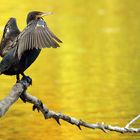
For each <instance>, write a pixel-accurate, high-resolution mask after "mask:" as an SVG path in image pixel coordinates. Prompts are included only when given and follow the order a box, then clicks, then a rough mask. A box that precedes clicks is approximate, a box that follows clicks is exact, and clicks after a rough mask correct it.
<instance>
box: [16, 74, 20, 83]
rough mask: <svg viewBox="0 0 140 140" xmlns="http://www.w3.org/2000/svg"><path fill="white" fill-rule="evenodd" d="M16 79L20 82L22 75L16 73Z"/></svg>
mask: <svg viewBox="0 0 140 140" xmlns="http://www.w3.org/2000/svg"><path fill="white" fill-rule="evenodd" d="M16 79H17V81H16V83H18V82H19V81H20V76H19V74H17V75H16Z"/></svg>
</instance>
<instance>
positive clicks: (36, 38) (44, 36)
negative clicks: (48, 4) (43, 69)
mask: <svg viewBox="0 0 140 140" xmlns="http://www.w3.org/2000/svg"><path fill="white" fill-rule="evenodd" d="M49 14H50V13H49V12H48V13H44V12H39V11H32V12H30V13H28V15H27V26H26V28H25V29H24V30H23V31H22V32H20V31H19V29H18V27H17V25H16V20H15V19H14V18H11V21H10V20H9V21H10V23H12V24H11V25H12V26H9V27H11V28H7V26H8V25H9V24H6V26H5V30H4V34H3V37H2V41H1V45H0V54H1V56H3V59H2V61H1V63H0V74H5V75H16V78H17V81H19V80H20V77H19V75H20V74H21V75H22V76H23V77H24V76H25V75H24V71H25V70H26V69H27V68H28V67H29V66H30V65H31V64H32V63H33V62H34V61H35V60H36V58H37V57H38V55H39V53H40V51H41V49H42V48H46V47H47V48H50V47H53V48H57V47H60V46H59V44H58V43H57V42H59V43H62V41H61V40H60V39H59V38H58V37H56V35H55V34H54V33H53V32H52V31H51V30H50V29H49V28H48V26H47V25H46V22H45V21H44V20H43V18H42V17H43V16H46V15H49ZM8 23H9V22H8ZM7 38H8V39H7ZM9 38H10V39H9ZM5 50H6V51H5Z"/></svg>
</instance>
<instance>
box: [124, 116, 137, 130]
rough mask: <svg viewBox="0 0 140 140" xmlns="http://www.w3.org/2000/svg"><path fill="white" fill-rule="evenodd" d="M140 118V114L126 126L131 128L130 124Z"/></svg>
mask: <svg viewBox="0 0 140 140" xmlns="http://www.w3.org/2000/svg"><path fill="white" fill-rule="evenodd" d="M139 118H140V115H138V116H136V117H135V118H134V119H133V120H131V121H130V122H129V123H128V124H127V125H126V126H125V128H127V129H128V128H129V127H130V125H132V124H133V123H134V122H135V121H136V120H138V119H139Z"/></svg>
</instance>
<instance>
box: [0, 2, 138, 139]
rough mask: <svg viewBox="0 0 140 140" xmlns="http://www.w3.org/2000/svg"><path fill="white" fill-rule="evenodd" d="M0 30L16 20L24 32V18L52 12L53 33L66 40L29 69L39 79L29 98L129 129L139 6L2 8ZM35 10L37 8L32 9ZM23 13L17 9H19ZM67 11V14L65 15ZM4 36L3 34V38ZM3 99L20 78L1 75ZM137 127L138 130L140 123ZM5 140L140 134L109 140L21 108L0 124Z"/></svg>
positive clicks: (134, 92) (90, 4)
mask: <svg viewBox="0 0 140 140" xmlns="http://www.w3.org/2000/svg"><path fill="white" fill-rule="evenodd" d="M1 3H2V5H1V6H0V7H1V10H2V11H3V18H2V19H1V24H0V26H1V27H2V26H3V25H4V24H5V22H6V21H7V19H8V17H10V16H15V17H16V18H17V20H18V24H19V26H20V28H23V27H24V26H25V24H24V23H25V22H24V19H25V17H26V13H27V12H28V11H30V10H33V9H37V10H40V9H41V10H42V11H46V9H47V11H54V12H55V13H57V14H55V15H53V16H51V17H48V18H47V19H46V20H47V23H48V25H49V27H51V29H52V30H53V31H54V32H55V33H56V34H57V35H58V36H59V37H60V38H61V39H62V40H63V42H64V43H63V45H62V47H61V48H59V49H46V50H43V51H42V53H41V55H40V56H39V58H38V59H37V61H36V62H35V63H34V64H33V65H32V67H31V68H30V69H29V70H27V72H26V73H27V74H28V75H30V76H31V77H32V78H33V86H32V87H30V89H29V92H30V93H32V94H33V95H35V96H37V97H39V98H40V99H42V100H43V102H44V103H46V104H47V105H48V107H49V108H52V109H53V110H56V111H61V112H63V113H66V114H68V115H71V116H75V117H77V118H83V119H84V120H87V121H88V122H101V121H104V122H106V123H108V124H112V125H121V126H124V125H125V124H126V123H127V122H128V121H129V120H130V119H132V118H133V117H134V116H136V115H137V114H139V112H140V109H139V106H138V104H139V102H140V98H139V96H138V95H139V92H140V87H139V83H140V80H139V79H140V76H139V68H140V63H139V59H140V55H139V54H140V49H139V44H140V40H139V36H140V32H139V31H140V19H139V12H140V10H139V6H140V3H139V2H138V1H136V0H134V1H125V0H124V1H120V0H113V1H110V0H105V1H101V0H99V1H95V0H89V1H84V0H71V1H64V0H60V1H59V3H57V2H56V1H49V0H42V3H43V4H42V3H40V2H39V1H37V0H35V1H32V0H31V1H30V2H29V1H28V2H27V0H25V1H24V3H22V2H21V1H16V0H14V1H12V2H9V1H1ZM33 3H34V5H33ZM15 6H16V7H18V8H15ZM62 7H63V8H62ZM1 33H2V32H1ZM0 81H1V84H0V86H1V88H0V93H1V98H2V97H4V96H5V95H6V93H8V91H9V90H10V88H11V87H12V85H13V83H14V81H15V79H14V77H6V76H0ZM136 126H140V124H139V122H138V123H137V124H136ZM0 128H1V130H2V131H1V132H0V139H1V140H3V139H5V140H10V139H11V140H12V139H15V140H19V139H20V140H22V139H24V140H26V139H32V140H38V139H40V140H44V139H53V140H58V139H59V140H63V139H68V140H72V139H74V140H75V139H76V140H87V139H88V140H90V139H97V140H98V139H102V140H109V139H112V138H113V139H114V140H115V139H116V140H121V139H128V140H130V139H134V140H135V139H139V136H138V135H135V136H133V135H122V134H117V133H110V134H104V133H102V132H101V131H98V130H95V131H92V130H88V129H83V130H82V131H79V130H78V129H77V128H76V127H74V126H71V125H69V124H67V123H64V122H62V126H61V127H59V126H58V125H57V124H56V123H55V122H54V121H53V120H48V121H45V120H44V119H43V117H42V116H41V114H38V113H37V112H36V113H35V112H32V111H31V105H30V104H23V103H22V102H21V101H18V103H16V104H15V105H14V106H13V107H12V108H11V109H10V111H9V112H8V113H7V114H6V116H5V117H4V118H2V119H1V125H0Z"/></svg>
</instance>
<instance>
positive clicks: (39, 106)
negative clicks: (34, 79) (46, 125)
mask: <svg viewBox="0 0 140 140" xmlns="http://www.w3.org/2000/svg"><path fill="white" fill-rule="evenodd" d="M41 108H43V103H42V101H40V100H38V103H36V104H34V105H33V111H35V110H36V109H37V111H38V112H39V111H40V109H41Z"/></svg>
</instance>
